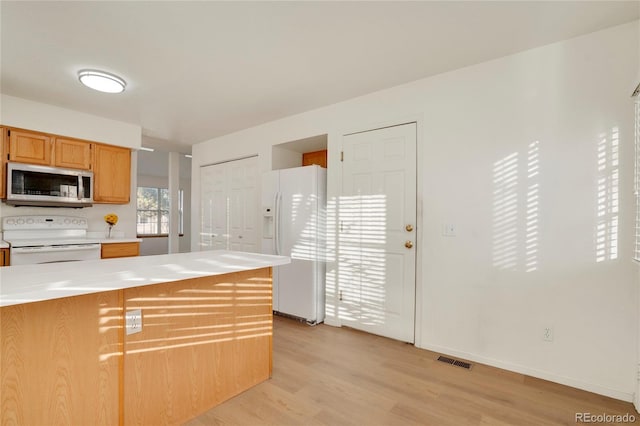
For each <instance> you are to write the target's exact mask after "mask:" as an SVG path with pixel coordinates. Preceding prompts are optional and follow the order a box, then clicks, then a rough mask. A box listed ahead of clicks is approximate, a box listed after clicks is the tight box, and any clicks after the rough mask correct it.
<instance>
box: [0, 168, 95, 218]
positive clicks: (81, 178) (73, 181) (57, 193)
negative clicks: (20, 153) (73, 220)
mask: <svg viewBox="0 0 640 426" xmlns="http://www.w3.org/2000/svg"><path fill="white" fill-rule="evenodd" d="M92 203H93V172H90V171H86V170H74V169H62V168H59V167H49V166H38V165H35V164H23V163H13V162H10V163H7V204H12V205H16V206H48V207H89V206H91V205H92Z"/></svg>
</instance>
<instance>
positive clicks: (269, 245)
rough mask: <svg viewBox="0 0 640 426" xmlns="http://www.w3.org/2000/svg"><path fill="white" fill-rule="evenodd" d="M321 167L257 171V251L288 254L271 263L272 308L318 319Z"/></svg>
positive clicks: (323, 203) (323, 200) (321, 298)
mask: <svg viewBox="0 0 640 426" xmlns="http://www.w3.org/2000/svg"><path fill="white" fill-rule="evenodd" d="M326 194H327V171H326V169H323V168H321V167H320V166H315V165H314V166H306V167H296V168H292V169H283V170H274V171H271V172H267V173H265V174H264V175H263V176H262V220H263V223H262V252H263V253H266V254H279V255H283V256H289V257H290V258H291V263H290V264H288V265H283V266H278V267H275V268H273V310H274V311H275V312H278V313H281V314H285V315H289V316H293V317H296V318H299V319H303V320H305V321H306V322H307V323H308V324H317V323H320V322H322V321H324V315H325V307H324V304H325V271H326V263H325V247H326V240H325V233H326V230H325V218H326V204H327V203H326V199H327V195H326Z"/></svg>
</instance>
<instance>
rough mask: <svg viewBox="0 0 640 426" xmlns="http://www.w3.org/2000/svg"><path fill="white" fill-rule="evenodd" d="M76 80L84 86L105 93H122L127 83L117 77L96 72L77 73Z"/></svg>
mask: <svg viewBox="0 0 640 426" xmlns="http://www.w3.org/2000/svg"><path fill="white" fill-rule="evenodd" d="M78 79H80V83H82V84H84V85H85V86H87V87H89V88H91V89H93V90H98V91H100V92H106V93H120V92H124V88H125V87H126V86H127V83H126V82H125V81H124V80H123V79H121V78H120V77H118V76H117V75H113V74H109V73H108V72H104V71H97V70H81V71H78Z"/></svg>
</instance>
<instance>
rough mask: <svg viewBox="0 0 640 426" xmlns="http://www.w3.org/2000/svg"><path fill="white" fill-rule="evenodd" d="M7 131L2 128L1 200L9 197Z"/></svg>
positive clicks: (0, 143)
mask: <svg viewBox="0 0 640 426" xmlns="http://www.w3.org/2000/svg"><path fill="white" fill-rule="evenodd" d="M8 151H9V148H8V141H7V129H5V128H4V127H0V173H1V175H0V198H5V197H6V196H7V153H8Z"/></svg>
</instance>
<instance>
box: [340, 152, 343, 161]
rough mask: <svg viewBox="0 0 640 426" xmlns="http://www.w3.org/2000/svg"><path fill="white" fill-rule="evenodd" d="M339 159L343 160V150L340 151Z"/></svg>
mask: <svg viewBox="0 0 640 426" xmlns="http://www.w3.org/2000/svg"><path fill="white" fill-rule="evenodd" d="M340 161H344V151H340Z"/></svg>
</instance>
